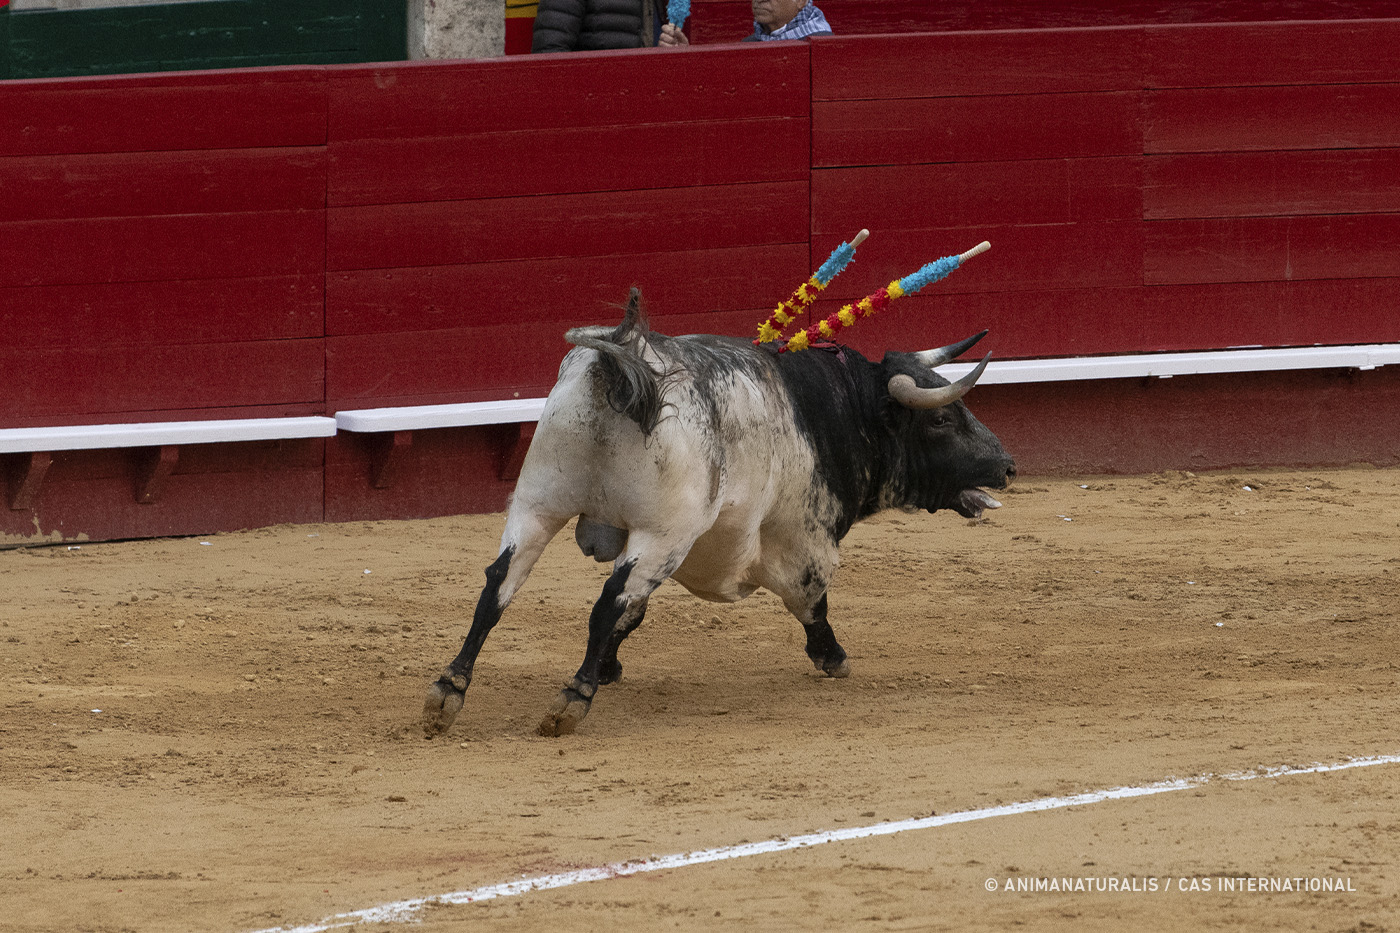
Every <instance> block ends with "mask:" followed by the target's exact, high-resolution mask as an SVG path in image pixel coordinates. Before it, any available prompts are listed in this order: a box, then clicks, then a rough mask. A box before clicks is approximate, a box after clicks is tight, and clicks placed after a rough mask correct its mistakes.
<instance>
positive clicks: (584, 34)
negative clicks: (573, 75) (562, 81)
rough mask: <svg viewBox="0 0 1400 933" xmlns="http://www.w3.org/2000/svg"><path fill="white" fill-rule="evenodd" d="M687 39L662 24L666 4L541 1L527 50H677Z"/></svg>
mask: <svg viewBox="0 0 1400 933" xmlns="http://www.w3.org/2000/svg"><path fill="white" fill-rule="evenodd" d="M689 44H690V40H688V39H687V38H686V37H685V33H683V32H681V31H680V29H678V28H677V27H675V26H672V25H671V24H670V23H668V22H666V0H540V5H539V11H538V12H537V13H536V14H535V31H534V35H533V37H532V39H531V42H530V51H531V52H598V51H602V50H604V49H641V48H649V47H651V46H662V47H664V48H675V47H677V46H682V45H689Z"/></svg>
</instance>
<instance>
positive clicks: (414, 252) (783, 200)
mask: <svg viewBox="0 0 1400 933" xmlns="http://www.w3.org/2000/svg"><path fill="white" fill-rule="evenodd" d="M806 239H807V184H806V183H805V182H778V183H775V184H769V185H715V186H709V187H698V188H671V189H655V190H650V191H628V192H603V193H598V194H570V195H559V196H556V197H548V198H531V197H527V198H499V199H489V200H481V201H442V202H437V203H429V204H397V205H387V206H377V207H345V208H332V209H331V210H329V211H328V212H327V253H328V263H327V264H328V267H329V269H330V271H332V272H340V271H346V270H351V269H390V268H398V267H411V266H426V265H454V264H458V263H479V262H496V261H501V260H510V259H541V258H548V257H561V256H606V255H617V254H626V253H636V252H670V251H680V250H689V249H718V248H724V247H733V246H758V245H769V244H775V243H798V242H805V241H806Z"/></svg>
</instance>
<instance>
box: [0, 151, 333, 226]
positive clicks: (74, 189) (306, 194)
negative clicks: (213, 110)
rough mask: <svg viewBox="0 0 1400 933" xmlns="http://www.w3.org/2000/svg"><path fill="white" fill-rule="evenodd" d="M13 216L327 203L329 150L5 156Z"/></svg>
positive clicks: (6, 193) (8, 214)
mask: <svg viewBox="0 0 1400 933" xmlns="http://www.w3.org/2000/svg"><path fill="white" fill-rule="evenodd" d="M0 200H3V201H4V202H5V219H6V220H49V219H61V218H79V217H138V216H148V215H152V214H205V213H220V212H230V211H246V210H280V209H293V208H301V209H305V210H314V209H317V208H320V207H323V206H324V205H325V202H326V152H325V149H323V148H319V147H317V148H297V149H279V148H273V149H216V150H192V151H185V152H120V153H81V154H73V155H43V156H15V157H8V158H0Z"/></svg>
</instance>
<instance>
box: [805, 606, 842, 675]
mask: <svg viewBox="0 0 1400 933" xmlns="http://www.w3.org/2000/svg"><path fill="white" fill-rule="evenodd" d="M804 616H805V617H804ZM797 618H798V621H800V622H801V623H802V628H803V629H805V630H806V632H807V657H809V658H811V659H812V663H813V664H814V665H815V666H816V668H817V670H819V671H822V672H823V673H825V674H827V675H828V676H830V677H846V676H848V675H849V674H850V673H851V662H850V661H849V660H847V659H846V649H845V648H842V647H841V644H840V643H839V642H838V641H837V640H836V633H835V632H833V631H832V630H831V623H829V622H827V620H826V594H825V593H823V594H822V595H821V598H820V599H819V600H817V603H816V605H815V606H813V607H812V608H811V609H810V610H808V611H807V612H806V613H804V614H797Z"/></svg>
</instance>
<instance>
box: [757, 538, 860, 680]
mask: <svg viewBox="0 0 1400 933" xmlns="http://www.w3.org/2000/svg"><path fill="white" fill-rule="evenodd" d="M827 563H828V564H829V565H834V561H828V562H827ZM830 570H831V567H830V566H828V568H827V569H826V570H823V569H821V565H820V564H814V565H813V566H809V567H807V568H805V569H804V570H803V571H802V572H801V573H800V574H796V575H795V577H796V579H791V580H788V581H778V583H777V585H776V586H774V587H772V588H773V589H775V591H776V592H777V594H778V596H779V597H780V598H781V599H782V601H783V605H784V606H786V607H787V610H788V612H791V613H792V614H793V615H794V616H796V617H797V621H799V622H801V623H802V628H803V630H804V631H805V632H806V633H807V645H806V649H807V657H809V658H811V659H812V664H813V665H814V666H815V667H816V669H817V670H819V671H821V672H822V673H824V674H826V675H827V676H829V677H846V676H848V675H849V674H850V673H851V662H850V661H849V660H847V659H846V649H845V648H842V647H841V643H840V642H838V641H837V640H836V633H835V632H833V631H832V630H831V623H830V622H828V621H827V618H826V589H827V585H828V580H829V579H830Z"/></svg>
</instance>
